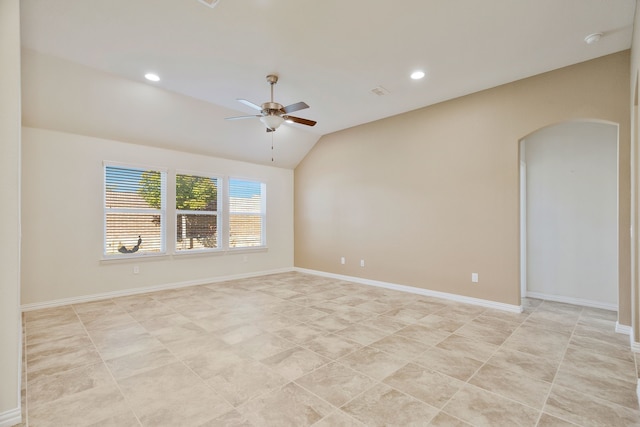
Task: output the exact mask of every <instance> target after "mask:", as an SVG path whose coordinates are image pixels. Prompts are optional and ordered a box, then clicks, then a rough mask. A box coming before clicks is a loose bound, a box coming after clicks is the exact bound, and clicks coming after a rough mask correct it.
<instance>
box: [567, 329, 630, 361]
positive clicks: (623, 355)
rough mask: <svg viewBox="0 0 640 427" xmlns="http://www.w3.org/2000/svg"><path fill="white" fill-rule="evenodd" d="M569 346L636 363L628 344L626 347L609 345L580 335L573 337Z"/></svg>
mask: <svg viewBox="0 0 640 427" xmlns="http://www.w3.org/2000/svg"><path fill="white" fill-rule="evenodd" d="M569 344H570V345H571V346H572V347H573V348H577V349H580V350H581V351H587V352H589V353H597V354H602V355H604V356H607V357H615V358H617V359H620V360H626V361H628V362H632V363H633V362H634V357H633V353H632V352H630V351H629V345H628V344H627V345H626V346H623V345H619V344H609V343H608V342H605V341H601V340H599V339H595V338H591V337H586V336H580V335H573V336H572V337H571V341H569Z"/></svg>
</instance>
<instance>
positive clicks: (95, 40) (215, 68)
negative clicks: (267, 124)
mask: <svg viewBox="0 0 640 427" xmlns="http://www.w3.org/2000/svg"><path fill="white" fill-rule="evenodd" d="M634 13H635V0H611V1H603V0H562V1H558V0H521V1H513V0H483V1H477V0H397V1H382V0H379V1H371V0H323V1H317V0H313V1H312V0H219V3H218V4H217V6H216V7H215V8H210V7H207V6H206V5H204V4H203V3H201V2H199V1H197V0H181V1H177V0H108V1H104V0H101V1H98V0H82V1H78V0H22V1H21V14H22V44H23V47H24V48H25V57H27V58H32V57H35V58H48V59H47V60H46V61H45V60H44V59H32V60H30V61H27V62H26V64H27V66H28V67H30V68H32V69H29V70H26V71H25V76H26V79H27V82H30V81H33V82H34V83H33V84H32V86H33V87H37V86H38V85H37V83H36V82H38V81H42V79H45V78H50V79H51V81H52V82H55V81H56V79H57V78H58V77H59V78H61V79H64V78H65V77H63V76H62V74H64V75H68V74H69V73H71V71H69V70H70V69H71V68H73V67H74V66H76V65H77V66H78V67H82V68H81V69H82V70H84V72H83V73H84V74H83V75H85V76H86V75H88V73H89V72H91V71H92V70H95V76H96V81H98V80H100V79H102V80H104V79H112V80H114V81H115V80H118V81H120V82H122V81H125V80H126V81H127V83H126V84H128V85H130V86H129V88H139V87H140V85H146V86H148V87H150V88H149V89H148V90H149V91H156V92H157V91H163V92H164V91H169V92H170V93H172V96H173V95H175V96H176V97H180V98H176V97H174V98H173V99H183V98H185V97H190V98H192V99H194V101H197V102H196V103H190V104H189V102H187V101H184V99H183V101H184V102H185V103H186V104H189V107H188V108H186V107H185V108H184V109H183V110H182V114H180V113H178V112H173V113H172V114H171V115H170V116H171V117H173V118H175V120H176V121H177V120H180V121H181V123H184V122H185V121H189V126H188V128H189V131H184V132H183V134H184V135H176V136H172V137H171V138H165V139H164V140H163V141H161V143H159V144H158V145H159V146H164V147H167V148H175V149H179V150H180V149H184V150H187V151H193V152H199V153H203V154H209V155H217V156H222V157H228V158H233V159H238V160H245V161H250V162H255V163H263V164H273V165H276V166H282V167H288V168H293V167H295V165H297V164H298V162H299V161H300V160H301V159H302V158H303V157H304V156H305V155H306V153H307V152H308V150H309V149H311V148H312V146H313V144H314V143H315V142H316V141H317V140H318V139H319V138H320V137H321V136H322V135H325V134H328V133H331V132H335V131H339V130H341V129H345V128H349V127H352V126H356V125H360V124H363V123H367V122H371V121H374V120H378V119H381V118H384V117H388V116H392V115H396V114H400V113H403V112H406V111H410V110H414V109H417V108H421V107H424V106H428V105H431V104H435V103H438V102H441V101H444V100H448V99H452V98H455V97H459V96H462V95H466V94H469V93H473V92H477V91H480V90H483V89H487V88H491V87H495V86H498V85H501V84H504V83H508V82H511V81H515V80H519V79H522V78H526V77H529V76H532V75H535V74H539V73H542V72H546V71H550V70H554V69H557V68H561V67H564V66H567V65H571V64H575V63H579V62H583V61H586V60H589V59H593V58H596V57H599V56H603V55H606V54H609V53H614V52H618V51H621V50H624V49H628V48H629V47H630V44H631V36H632V23H633V16H634ZM598 32H599V33H602V38H601V40H600V41H599V42H597V43H593V44H587V43H585V41H584V39H585V37H586V36H587V35H589V34H592V33H598ZM56 61H57V62H56ZM45 63H46V64H53V63H57V64H58V66H57V68H56V67H53V68H54V69H55V70H57V71H55V72H57V73H58V74H59V76H58V77H55V76H54V77H44V68H45V65H43V64H45ZM38 64H40V65H38ZM39 66H40V67H41V68H43V69H42V70H40V71H42V72H43V75H42V76H40V77H34V76H33V75H34V74H35V75H37V73H38V71H39V70H37V69H36V68H38V67H39ZM46 67H52V66H51V65H46ZM70 67H71V68H70ZM77 69H80V68H77ZM65 70H67V71H65ZM414 70H423V71H424V72H425V73H426V77H424V78H423V79H421V80H412V79H410V77H409V75H410V74H411V72H413V71H414ZM47 71H49V69H47ZM149 71H153V72H155V73H157V74H158V75H159V76H160V78H161V80H160V81H159V82H157V83H152V82H147V81H146V80H145V79H144V77H143V76H144V74H145V73H147V72H149ZM270 73H275V74H278V75H279V77H280V81H279V83H278V84H277V85H276V86H275V100H276V101H277V102H279V103H281V104H284V105H287V104H291V103H294V102H298V101H305V102H306V103H307V104H308V105H309V106H310V108H309V109H305V110H301V111H298V112H296V113H295V114H294V115H296V116H300V117H304V118H308V119H311V120H315V121H317V122H318V124H317V125H316V126H315V127H306V126H302V125H298V124H285V125H283V126H282V127H281V128H280V129H278V130H277V131H276V132H274V133H272V134H267V133H266V132H265V129H264V127H263V126H262V125H261V123H260V122H259V121H258V120H257V119H249V120H237V121H226V120H224V118H225V117H229V116H236V115H245V114H255V111H254V110H252V109H251V108H249V107H247V106H245V105H243V104H241V103H239V102H238V101H237V100H236V99H237V98H244V99H247V100H250V101H252V102H253V103H255V104H261V103H263V102H265V101H267V100H268V99H269V86H268V84H267V82H266V80H265V76H266V75H267V74H270ZM81 74H82V73H81ZM78 78H80V77H78ZM29 79H33V80H29ZM38 79H39V80H38ZM95 84H96V85H97V84H99V83H95ZM114 84H115V83H114ZM23 87H24V86H23ZM374 89H377V92H382V93H383V95H378V94H375V93H374V92H375V91H372V90H374ZM24 90H25V91H27V92H28V91H29V88H26V89H24ZM77 90H78V91H79V90H80V89H77ZM145 90H147V89H145ZM66 91H67V92H66V97H67V98H66V99H67V100H68V102H71V103H73V102H76V103H81V101H80V99H79V98H78V99H76V98H74V96H75V95H74V94H73V92H74V89H73V87H67V88H66ZM127 92H135V90H130V89H127ZM46 93H47V92H46V90H42V91H35V90H33V93H27V96H26V97H25V100H24V103H25V104H26V107H25V109H28V110H29V111H30V112H29V113H28V114H25V115H26V116H27V117H26V120H25V122H26V123H27V124H29V123H32V124H34V125H37V124H38V121H46V119H44V118H38V116H37V114H36V112H31V111H32V109H33V111H35V110H36V109H35V108H32V107H33V105H34V104H36V103H46V102H47V100H46V99H45V98H46V97H45V96H44V95H45V94H46ZM98 93H99V91H98ZM49 95H50V96H49V97H48V98H49V99H52V98H55V96H54V95H53V92H51V93H49ZM58 96H62V95H58ZM78 96H79V95H78ZM39 97H40V98H39ZM156 97H157V95H156ZM151 98H153V97H151ZM153 99H154V100H153V101H148V103H149V105H148V109H147V108H146V107H145V108H144V111H148V114H153V109H154V108H157V99H155V98H153ZM85 101H86V100H84V101H82V102H85ZM183 101H180V102H183ZM51 102H52V105H54V104H53V103H54V102H57V103H58V104H59V103H60V100H53V99H52V100H51ZM95 102H109V101H108V100H104V99H102V100H95ZM180 102H178V103H177V104H176V105H178V106H177V107H175V108H176V109H179V105H181V104H180ZM154 103H155V105H154ZM126 104H132V103H130V102H128V103H126ZM133 104H135V102H134V103H133ZM186 104H185V105H186ZM141 105H144V104H141ZM138 107H139V106H138ZM126 108H127V107H126V105H124V106H123V105H120V106H119V107H118V109H120V110H122V109H125V110H126ZM113 109H114V110H115V109H116V108H113ZM197 109H199V110H200V111H201V112H200V113H196V112H195V111H196V110H197ZM105 110H107V111H106V112H105V113H103V114H104V116H105V120H107V121H108V119H109V117H108V115H109V114H110V113H109V111H110V109H109V108H106V109H105ZM137 111H138V114H144V113H140V112H139V111H140V108H138V110H137ZM43 114H44V113H43ZM48 114H49V115H50V116H55V114H56V113H51V112H49V113H48ZM69 114H71V113H69ZM73 114H74V116H75V118H73V119H71V118H69V119H68V120H67V122H68V123H67V124H66V125H65V126H64V127H65V128H64V129H59V130H66V131H70V132H78V133H91V129H89V127H88V126H89V125H86V126H84V127H83V126H80V125H78V129H74V124H73V120H76V121H80V120H82V117H81V113H80V112H75V113H73ZM121 114H124V116H125V117H126V111H125V112H124V113H123V112H122V111H121ZM150 117H151V116H150ZM86 120H87V121H88V122H89V121H91V120H89V118H86ZM142 121H143V122H144V118H143V119H142ZM157 121H162V122H163V123H158V124H157V126H160V129H159V132H160V131H162V132H163V135H167V133H169V134H171V131H170V129H169V126H173V127H174V128H175V127H176V126H177V125H176V123H172V121H171V120H170V119H167V120H156V122H157ZM63 122H65V118H64V117H56V118H55V120H53V119H51V120H49V122H48V124H47V126H48V127H51V128H56V126H57V125H56V123H58V124H59V123H63ZM113 122H114V124H113V126H110V129H109V131H105V132H104V133H100V132H97V133H98V135H97V136H109V137H112V138H116V139H121V140H124V141H128V140H130V141H132V142H141V143H147V144H151V145H153V144H154V137H153V135H152V134H153V132H151V136H150V137H149V138H147V139H145V138H144V129H142V128H140V129H136V128H135V127H136V126H140V125H139V123H138V124H136V123H135V121H134V120H130V121H128V120H123V119H122V118H121V117H118V118H117V119H116V118H115V117H114V118H113ZM129 122H130V123H129ZM58 126H59V127H63V126H62V125H58ZM162 126H167V129H162ZM146 129H148V127H147V128H146ZM214 135H215V137H214ZM272 137H273V142H274V144H277V146H278V147H279V149H280V151H279V157H277V158H276V160H275V161H274V162H272V161H271V156H270V153H269V150H268V149H267V148H266V147H268V146H269V145H270V144H271V142H272V139H271V138H272ZM155 139H157V140H160V139H161V138H159V137H158V138H155Z"/></svg>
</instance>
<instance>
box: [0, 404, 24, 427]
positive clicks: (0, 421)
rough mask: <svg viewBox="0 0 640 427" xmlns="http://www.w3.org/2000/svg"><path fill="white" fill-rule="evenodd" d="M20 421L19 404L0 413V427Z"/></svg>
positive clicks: (8, 426) (20, 410)
mask: <svg viewBox="0 0 640 427" xmlns="http://www.w3.org/2000/svg"><path fill="white" fill-rule="evenodd" d="M21 422H22V409H21V408H20V406H18V407H17V408H14V409H10V410H8V411H5V412H2V413H0V427H10V426H14V425H16V424H20V423H21Z"/></svg>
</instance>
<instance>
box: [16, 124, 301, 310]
mask: <svg viewBox="0 0 640 427" xmlns="http://www.w3.org/2000/svg"><path fill="white" fill-rule="evenodd" d="M22 140H23V143H22V172H23V176H22V180H23V187H22V190H23V191H22V194H23V195H22V198H23V200H22V227H23V231H22V254H23V255H22V258H23V259H22V266H23V267H22V303H23V304H34V303H42V302H47V301H56V300H61V299H69V298H76V297H84V296H91V295H96V294H103V293H109V292H127V291H130V290H131V289H137V288H145V287H152V286H161V285H172V284H181V283H185V282H192V281H200V282H201V281H206V280H209V279H216V278H220V277H227V276H237V275H247V274H253V273H260V272H264V271H274V270H282V269H291V268H292V267H293V171H292V170H290V169H282V168H275V167H270V166H261V165H255V164H250V163H244V162H238V161H233V160H226V159H220V158H216V157H210V156H203V155H197V154H191V153H184V152H179V151H172V150H167V149H162V148H154V147H147V146H142V145H135V144H128V143H124V142H119V141H113V140H108V139H100V138H92V137H87V136H81V135H75V134H71V133H65V132H57V131H50V130H43V129H34V128H28V127H25V128H23V131H22ZM103 161H110V162H118V163H124V164H133V165H148V166H154V167H164V168H168V169H169V173H171V172H172V171H173V172H174V173H175V170H178V171H181V172H192V173H202V174H215V175H220V176H231V177H236V178H245V179H252V180H257V181H262V182H265V183H266V185H267V188H266V201H267V242H268V250H267V251H258V252H243V253H235V252H234V253H226V254H215V255H211V254H209V255H204V254H186V255H182V254H181V255H174V256H170V255H169V256H165V257H160V258H146V259H141V258H136V259H135V261H133V260H124V261H114V260H110V261H101V258H102V245H103V219H102V218H103V201H102V197H103V185H104V183H103ZM167 193H168V194H167V200H169V201H170V200H171V197H172V190H171V189H168V191H167ZM169 203H170V202H169ZM171 212H172V211H171V209H169V210H168V216H170V214H171ZM172 220H173V217H172V218H168V223H169V224H171V223H172ZM168 228H169V230H171V229H172V227H168ZM168 242H171V238H168ZM245 257H246V258H245ZM134 265H138V266H139V271H140V272H139V274H133V267H134Z"/></svg>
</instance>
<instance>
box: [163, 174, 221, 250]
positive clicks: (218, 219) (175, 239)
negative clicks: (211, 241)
mask: <svg viewBox="0 0 640 427" xmlns="http://www.w3.org/2000/svg"><path fill="white" fill-rule="evenodd" d="M178 175H185V176H196V177H200V178H209V179H215V180H216V187H217V193H216V206H217V210H215V211H191V210H189V211H188V210H182V209H178V208H177V206H176V203H175V202H176V201H177V197H178V194H177V190H178ZM225 182H226V180H225V179H224V177H223V176H221V175H217V174H213V173H204V172H195V171H187V170H180V169H177V170H176V171H175V173H174V174H173V186H172V187H173V199H174V203H172V209H173V215H172V216H173V219H174V221H175V222H174V224H173V255H177V256H185V255H190V254H191V255H196V254H206V253H216V252H222V251H224V249H225V248H224V238H223V237H224V234H225V228H224V216H225V215H224V206H225V203H224V195H223V191H222V189H223V188H224V185H225ZM180 214H186V215H192V214H193V215H207V216H211V215H215V217H216V227H217V230H218V231H217V236H216V247H215V248H198V249H178V215H180Z"/></svg>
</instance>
